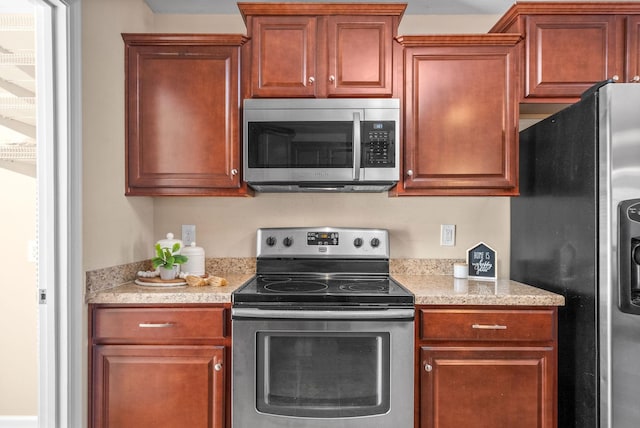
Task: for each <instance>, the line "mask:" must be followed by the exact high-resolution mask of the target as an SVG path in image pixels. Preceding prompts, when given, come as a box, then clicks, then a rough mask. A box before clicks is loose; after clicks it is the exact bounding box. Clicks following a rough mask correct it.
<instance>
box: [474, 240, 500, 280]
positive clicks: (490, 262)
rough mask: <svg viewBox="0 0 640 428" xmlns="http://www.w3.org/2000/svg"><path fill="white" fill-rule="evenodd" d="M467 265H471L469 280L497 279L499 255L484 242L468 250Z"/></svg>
mask: <svg viewBox="0 0 640 428" xmlns="http://www.w3.org/2000/svg"><path fill="white" fill-rule="evenodd" d="M467 264H468V265H469V279H480V280H495V279H497V274H498V258H497V253H496V252H495V250H494V249H493V248H491V247H490V246H488V245H487V244H485V243H484V242H480V243H478V244H477V245H476V246H474V247H471V248H469V249H468V250H467Z"/></svg>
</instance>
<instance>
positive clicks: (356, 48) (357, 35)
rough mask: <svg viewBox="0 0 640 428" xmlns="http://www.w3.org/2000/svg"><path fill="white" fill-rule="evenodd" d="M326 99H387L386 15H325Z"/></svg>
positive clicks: (389, 60)
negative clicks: (346, 97)
mask: <svg viewBox="0 0 640 428" xmlns="http://www.w3.org/2000/svg"><path fill="white" fill-rule="evenodd" d="M327 19H328V22H327V28H328V31H327V33H328V34H327V41H328V44H327V49H328V60H329V67H328V76H327V77H326V79H327V93H328V95H329V96H364V95H366V96H379V97H384V96H391V94H392V89H393V88H392V73H391V72H392V65H393V61H392V59H393V55H392V48H393V44H392V43H393V36H392V18H391V17H389V16H387V17H385V16H380V17H362V16H329V17H328V18H327Z"/></svg>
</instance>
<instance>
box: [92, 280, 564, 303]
mask: <svg viewBox="0 0 640 428" xmlns="http://www.w3.org/2000/svg"><path fill="white" fill-rule="evenodd" d="M219 276H222V277H224V278H225V279H226V280H227V281H228V285H226V286H224V287H212V286H205V287H189V286H180V287H149V286H140V285H136V284H135V283H133V282H128V283H125V284H122V285H119V286H117V287H114V288H109V289H104V290H98V291H92V292H88V293H87V296H86V301H87V303H112V304H154V303H156V304H160V303H177V304H180V303H229V302H231V293H232V292H233V291H234V290H235V289H237V288H238V287H240V286H241V285H243V284H244V283H245V282H247V281H248V280H249V279H251V278H252V277H253V274H252V273H229V274H220V275H219ZM393 277H394V279H396V280H397V281H398V282H400V283H401V284H402V285H404V286H405V287H406V288H407V289H409V290H410V291H411V292H412V293H414V295H415V303H416V304H417V305H509V306H562V305H564V297H563V296H560V295H558V294H554V293H550V292H548V291H544V290H541V289H539V288H535V287H531V286H528V285H526V284H522V283H519V282H516V281H511V280H497V281H475V280H467V279H457V278H454V277H453V276H451V275H410V274H396V275H393Z"/></svg>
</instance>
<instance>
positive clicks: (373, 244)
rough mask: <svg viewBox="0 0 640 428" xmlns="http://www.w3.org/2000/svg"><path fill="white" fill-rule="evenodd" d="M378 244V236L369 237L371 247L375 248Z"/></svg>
mask: <svg viewBox="0 0 640 428" xmlns="http://www.w3.org/2000/svg"><path fill="white" fill-rule="evenodd" d="M379 245H380V240H379V239H378V238H372V239H371V246H372V247H373V248H376V247H378V246H379Z"/></svg>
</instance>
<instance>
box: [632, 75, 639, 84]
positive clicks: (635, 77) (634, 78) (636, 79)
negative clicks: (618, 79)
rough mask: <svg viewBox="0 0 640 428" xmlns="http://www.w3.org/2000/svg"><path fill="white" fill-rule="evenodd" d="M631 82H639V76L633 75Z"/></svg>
mask: <svg viewBox="0 0 640 428" xmlns="http://www.w3.org/2000/svg"><path fill="white" fill-rule="evenodd" d="M631 82H633V83H638V82H640V76H633V78H632V79H631Z"/></svg>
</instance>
